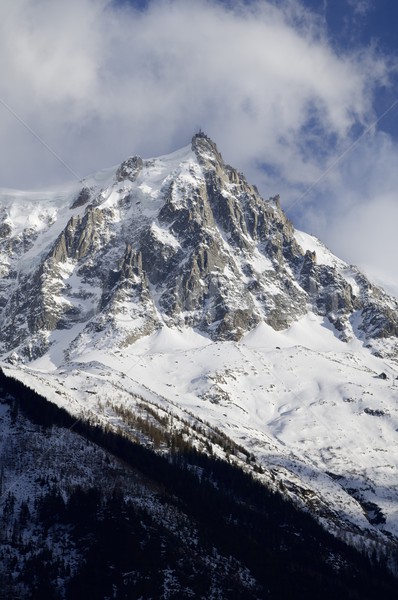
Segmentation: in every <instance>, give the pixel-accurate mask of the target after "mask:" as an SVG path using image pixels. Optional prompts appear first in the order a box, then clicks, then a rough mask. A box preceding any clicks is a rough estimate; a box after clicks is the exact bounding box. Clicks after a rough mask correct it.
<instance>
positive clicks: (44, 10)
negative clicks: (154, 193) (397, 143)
mask: <svg viewBox="0 0 398 600" xmlns="http://www.w3.org/2000/svg"><path fill="white" fill-rule="evenodd" d="M7 4H9V3H7ZM143 4H144V3H142V2H141V3H137V2H135V3H134V2H126V1H125V2H115V1H113V2H112V1H110V0H70V1H69V2H68V3H65V2H64V1H63V0H15V1H14V2H13V3H12V4H9V5H8V6H5V4H4V3H3V5H2V6H1V8H0V17H1V18H0V68H1V71H2V73H6V74H7V77H3V78H2V80H1V81H0V132H1V139H2V140H3V144H5V147H6V152H3V160H2V161H1V164H0V185H1V186H4V187H20V188H31V187H39V186H44V185H48V184H54V183H56V182H58V181H62V180H66V179H70V178H71V173H70V172H68V171H67V170H66V169H65V167H64V166H63V165H62V164H61V163H60V162H58V161H57V160H56V159H55V158H54V156H53V155H51V154H50V153H49V152H48V150H47V149H46V148H45V147H44V146H43V145H42V144H40V142H39V141H38V139H37V138H36V137H35V136H33V135H32V133H31V132H30V131H29V130H28V129H27V128H26V127H24V126H23V125H22V124H21V120H22V121H24V122H25V123H26V124H27V125H28V126H29V127H30V128H31V129H32V130H33V131H34V132H36V134H37V135H38V136H40V137H41V138H42V139H43V140H44V141H45V142H46V143H47V144H48V145H49V146H50V147H51V148H52V149H53V150H54V151H55V152H56V153H58V154H59V155H60V156H61V157H62V159H63V160H64V161H65V163H67V164H68V165H69V166H70V167H71V169H72V171H73V172H76V173H78V174H79V175H80V176H82V177H83V176H85V175H87V174H88V173H90V172H92V171H94V170H98V169H99V168H102V167H105V166H109V165H112V164H116V163H118V162H120V161H122V160H123V159H124V158H126V156H128V155H130V154H133V153H140V154H142V155H144V156H153V155H159V154H162V153H166V152H168V151H172V150H174V149H176V148H177V147H179V146H183V145H185V144H187V143H188V142H189V140H190V138H191V136H192V134H193V133H194V132H195V131H197V130H198V129H199V127H201V128H202V129H203V130H205V131H206V133H208V134H209V135H210V136H211V137H213V139H214V140H215V141H216V142H217V144H218V146H219V148H220V150H221V152H222V153H223V155H224V158H225V159H226V160H227V161H228V162H230V163H231V164H233V165H235V166H237V167H238V168H239V169H240V170H242V171H244V172H245V173H246V174H247V176H248V177H249V179H250V180H251V181H253V183H256V184H257V185H258V187H259V188H260V190H261V191H262V192H263V194H264V195H267V194H268V195H273V194H274V193H277V192H280V193H281V195H282V197H283V198H285V202H286V204H287V205H289V204H290V203H291V202H292V201H294V199H295V198H297V195H299V194H300V193H302V191H303V189H305V188H306V187H307V186H308V185H310V184H311V183H312V182H313V181H314V180H316V179H317V178H318V177H319V176H320V175H321V174H322V172H323V171H324V169H325V168H326V167H327V165H328V164H330V162H331V161H333V160H334V159H335V157H336V156H338V154H339V152H341V151H342V150H344V148H345V147H347V145H349V143H350V141H351V140H352V139H353V138H352V136H354V135H356V134H358V132H360V131H361V126H364V125H365V124H368V123H369V122H371V121H372V120H373V119H374V118H375V114H374V110H373V101H374V90H375V89H377V88H378V86H381V85H386V84H388V79H389V71H390V66H391V65H390V63H389V61H388V60H387V59H386V58H385V57H383V56H380V55H377V53H376V52H375V51H373V50H372V49H361V50H360V51H352V52H351V53H348V52H345V53H343V52H340V53H337V52H336V50H335V49H333V47H332V45H331V44H330V43H329V40H328V37H327V34H326V30H325V27H324V23H323V21H322V18H321V17H320V16H319V15H318V16H316V15H314V14H313V13H311V12H310V11H309V10H308V9H306V8H305V7H303V5H302V4H300V2H298V1H296V0H286V1H284V2H278V3H272V2H269V1H258V2H257V1H256V2H233V3H228V2H217V1H216V0H212V1H211V0H192V1H191V2H189V3H188V2H184V1H183V0H152V1H149V2H147V3H145V6H143ZM7 107H9V108H7ZM9 109H11V110H12V111H13V112H14V113H15V114H12V113H11V112H10V110H9ZM15 115H17V116H18V117H19V120H18V119H17V118H16V117H15ZM373 138H374V139H373V140H372V142H371V144H373V143H376V144H377V143H378V142H376V141H375V139H376V138H377V133H374V135H373ZM352 168H354V167H352ZM336 177H337V180H338V181H337V183H338V184H339V185H340V184H341V182H342V181H343V180H344V173H342V174H341V173H338V174H332V175H331V177H329V178H327V181H325V182H323V186H322V189H321V191H322V193H328V194H331V195H332V196H333V189H334V188H333V185H335V184H336ZM339 182H340V183H339ZM339 185H337V187H339ZM328 186H329V187H328ZM354 195H355V194H354ZM313 201H314V198H313V197H312V196H311V197H309V198H306V199H305V201H303V202H302V203H301V207H300V208H301V213H300V215H303V214H304V213H305V212H306V210H310V209H309V208H308V207H309V206H310V208H311V211H312V212H311V214H313V215H314V214H315V213H316V211H314V210H313V207H312V206H311V202H313ZM308 203H310V204H308ZM329 210H330V209H329ZM336 214H337V213H336ZM292 216H293V217H295V214H292ZM312 221H313V224H314V226H315V224H316V219H315V217H313V219H312ZM321 222H322V219H321V217H319V218H318V229H319V230H320V231H317V233H320V234H321V233H322V231H321V230H322V226H321Z"/></svg>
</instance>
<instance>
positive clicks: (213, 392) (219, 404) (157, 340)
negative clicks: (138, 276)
mask: <svg viewBox="0 0 398 600" xmlns="http://www.w3.org/2000/svg"><path fill="white" fill-rule="evenodd" d="M69 333H70V334H71V335H72V332H69ZM63 343H65V340H63ZM55 347H56V345H55ZM50 355H52V357H51V358H50V357H49V356H45V357H43V358H41V359H39V360H36V361H35V362H33V363H31V364H30V365H29V367H24V373H23V374H21V371H19V375H18V376H19V377H23V378H26V381H28V382H31V383H33V384H34V386H35V387H36V389H38V391H42V392H43V393H45V394H46V395H47V396H48V395H49V390H51V389H52V390H53V392H52V395H53V398H52V399H53V400H54V401H56V402H57V403H58V404H60V403H61V404H62V403H66V404H67V406H68V408H69V410H73V411H74V412H75V413H76V414H78V413H79V410H81V409H83V408H86V409H89V408H91V409H92V410H94V411H96V412H98V411H100V409H99V408H98V401H97V400H98V399H101V398H102V399H115V400H116V401H118V399H119V400H120V398H122V399H123V398H124V399H125V401H126V402H127V401H128V398H129V396H130V395H132V396H131V397H133V396H134V395H135V394H137V395H140V396H141V397H144V398H146V399H148V400H149V401H151V402H155V403H157V404H158V405H161V406H165V407H167V408H168V409H169V410H171V411H172V412H175V413H176V414H179V415H184V414H188V412H190V413H193V414H195V415H197V416H199V417H201V418H202V419H204V420H206V421H208V422H210V423H211V424H213V425H216V426H218V427H220V428H221V429H223V430H224V431H225V432H226V433H227V435H228V436H229V437H231V438H232V439H234V440H235V441H236V442H238V443H239V444H242V445H244V446H245V447H247V448H248V449H249V450H250V451H251V452H253V453H254V454H255V455H256V456H257V457H258V459H259V461H260V462H261V464H263V465H264V467H266V468H267V469H277V470H278V474H279V477H281V478H282V480H286V481H291V482H292V481H293V482H295V483H296V484H297V485H300V486H304V487H306V488H308V489H309V490H312V492H313V493H314V494H315V495H321V496H322V497H323V499H324V500H326V501H327V502H328V503H329V504H330V506H331V508H332V509H333V510H335V511H336V513H337V514H338V515H339V516H340V517H344V518H346V519H348V520H349V521H350V522H351V523H352V524H356V525H358V526H360V527H361V528H364V529H373V530H376V529H377V530H379V531H380V532H381V531H384V530H385V531H390V532H392V533H393V534H395V535H398V485H397V484H398V477H397V473H398V446H397V442H398V433H397V429H398V409H397V403H398V385H397V386H395V381H394V377H396V376H397V374H398V373H397V369H396V366H395V365H393V364H392V363H389V362H386V361H385V360H382V359H380V358H377V357H375V356H373V355H371V354H370V352H369V351H368V350H367V349H366V348H364V347H363V346H362V345H361V343H360V342H359V341H358V340H356V341H353V342H350V343H348V344H346V343H344V342H342V341H340V340H339V339H338V338H337V337H336V336H335V335H334V333H333V330H332V328H331V326H330V325H326V324H325V323H324V322H323V320H322V319H321V318H320V317H318V316H316V315H314V314H312V313H309V315H307V316H306V317H304V318H303V319H301V320H300V321H298V322H296V323H294V324H293V325H292V326H291V327H290V328H289V329H287V330H285V331H281V332H276V331H274V330H273V329H272V328H271V327H269V326H267V325H265V324H261V325H259V326H258V327H257V328H256V329H255V330H253V331H251V332H250V333H248V334H247V335H246V336H245V337H244V338H243V339H242V340H241V341H240V342H239V343H235V342H212V341H211V340H209V339H208V338H206V337H204V336H203V335H201V334H199V333H197V332H195V331H192V330H185V331H178V330H176V329H168V328H167V327H164V328H162V329H160V330H158V331H157V332H156V333H154V334H152V335H151V336H147V337H145V338H142V339H141V340H139V341H138V342H136V343H135V344H134V345H132V346H130V347H128V348H125V349H122V350H115V349H114V347H110V348H109V350H108V351H106V350H105V349H104V350H103V351H98V350H95V351H91V352H90V351H87V349H85V351H84V353H83V354H82V355H81V356H80V357H79V360H78V362H76V363H74V364H72V365H61V366H60V367H59V368H58V369H56V370H53V371H50V370H51V369H54V368H55V366H56V365H55V364H54V363H55V362H56V360H59V359H60V358H61V356H62V353H61V352H59V353H58V354H57V353H56V352H55V348H54V351H53V353H51V352H50ZM8 368H10V367H8ZM12 370H13V368H11V371H12ZM381 372H385V373H386V374H387V375H388V379H387V380H382V379H380V378H379V377H378V375H379V374H380V373H381ZM397 383H398V382H397ZM56 391H57V393H55V392H56ZM122 391H123V393H122ZM121 394H122V395H121ZM123 394H124V395H123ZM347 490H348V491H349V493H347ZM353 495H356V497H361V498H362V499H364V500H367V501H370V502H373V503H374V504H376V505H377V506H378V507H379V508H380V509H381V511H382V512H383V514H384V515H385V517H386V523H385V524H379V525H373V526H372V525H371V524H370V523H369V522H368V521H367V520H366V518H365V515H364V511H363V509H362V508H361V506H359V504H358V503H357V502H356V500H355V499H354V498H353V497H352V496H353Z"/></svg>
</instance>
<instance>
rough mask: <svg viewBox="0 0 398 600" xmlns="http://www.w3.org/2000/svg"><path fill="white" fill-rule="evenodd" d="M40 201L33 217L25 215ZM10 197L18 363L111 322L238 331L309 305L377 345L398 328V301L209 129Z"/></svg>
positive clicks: (10, 275) (7, 280) (114, 327)
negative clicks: (188, 141) (247, 171)
mask: <svg viewBox="0 0 398 600" xmlns="http://www.w3.org/2000/svg"><path fill="white" fill-rule="evenodd" d="M33 202H36V209H35V210H36V214H35V218H34V219H33V218H32V216H31V215H28V216H26V215H25V216H24V214H23V211H22V209H21V211H20V212H18V204H19V203H21V205H22V206H23V208H24V209H26V206H29V203H31V204H33ZM3 204H4V206H2V212H1V215H2V222H1V223H0V237H1V239H0V248H1V256H2V261H1V263H2V264H1V267H2V268H1V279H0V306H1V307H2V314H1V321H0V327H1V333H2V335H1V346H2V352H3V353H7V352H10V351H14V352H16V353H17V354H18V355H19V357H20V358H21V359H22V360H26V359H28V360H29V359H31V358H34V357H35V356H39V355H40V354H42V353H43V352H45V351H46V349H47V348H48V347H49V346H50V345H51V343H52V334H53V332H55V331H61V330H65V329H67V330H68V329H70V330H71V333H72V332H75V331H76V335H71V336H70V338H71V339H70V348H66V349H65V351H68V352H69V350H71V349H73V347H74V346H76V344H77V343H78V342H79V341H81V340H82V339H85V340H86V341H87V343H92V344H96V343H100V338H101V335H100V333H101V332H102V333H103V334H104V335H106V336H108V337H109V336H113V337H114V338H115V343H117V344H122V345H125V344H128V343H131V342H132V341H134V340H136V339H138V338H139V337H140V336H142V335H146V334H148V333H150V332H152V331H154V330H155V329H156V328H158V327H160V326H162V325H163V324H166V325H167V326H170V327H177V328H183V327H194V328H197V329H199V330H200V331H202V332H203V333H205V334H206V335H208V336H210V337H211V338H212V339H213V340H238V339H240V338H241V336H242V335H243V334H244V333H245V332H247V331H249V330H251V329H253V327H255V326H256V325H257V324H258V323H260V322H261V321H264V322H266V323H267V324H269V325H271V326H272V327H273V328H274V329H277V330H278V329H283V328H286V327H287V326H288V325H289V324H290V323H292V322H293V321H296V320H297V319H299V318H300V317H301V316H303V315H304V314H306V313H307V311H308V310H312V311H314V312H315V313H317V314H320V315H323V316H325V317H327V319H328V320H329V321H330V323H331V324H332V325H333V326H334V327H335V328H336V332H337V335H339V336H340V337H341V339H344V340H348V339H349V338H350V337H352V336H353V335H354V331H353V327H352V324H353V322H354V321H355V323H356V333H357V334H358V332H359V335H361V336H363V337H364V338H365V339H367V341H368V343H370V344H372V340H374V339H377V338H381V337H388V336H396V335H397V334H398V318H397V314H398V310H397V309H398V305H397V301H396V300H395V299H392V298H389V297H388V296H387V295H386V294H384V292H383V291H381V290H379V289H378V288H375V287H374V286H372V285H371V284H370V283H369V282H368V281H367V280H366V278H365V277H364V276H363V275H361V274H360V273H359V272H358V271H357V270H356V269H355V268H353V267H349V266H348V265H346V264H345V263H343V262H342V261H340V260H338V259H337V258H336V257H334V256H333V255H332V254H331V253H329V252H328V251H327V250H326V249H325V248H324V247H322V245H321V244H320V243H319V242H317V241H316V240H314V238H312V237H311V236H305V234H300V233H297V232H296V231H295V230H294V227H293V225H292V224H291V222H290V221H289V220H288V218H287V217H286V215H285V214H284V213H283V211H282V209H281V207H280V204H279V198H278V197H275V198H270V199H269V200H264V199H262V198H261V197H260V195H259V193H258V191H257V189H256V188H255V187H254V186H252V185H250V184H249V183H248V182H247V181H246V179H245V177H244V176H243V175H242V174H240V173H238V172H237V171H236V170H235V169H233V168H232V167H230V166H229V165H226V164H225V163H224V162H223V159H222V157H221V154H220V153H219V151H218V150H217V148H216V145H215V144H214V142H212V141H211V140H210V139H209V138H208V137H207V136H206V135H204V134H197V135H195V136H194V138H193V140H192V145H191V147H187V148H184V149H183V150H181V151H179V152H176V153H174V154H172V155H169V156H166V157H161V158H159V159H151V160H143V159H142V158H140V157H137V156H134V157H131V158H129V159H127V160H126V161H125V162H124V163H122V165H120V167H118V168H117V169H114V170H108V171H107V172H106V173H105V174H99V175H97V176H95V177H94V178H92V179H91V180H90V179H88V180H86V181H84V182H83V185H81V184H80V188H79V187H78V186H75V188H74V189H73V190H68V191H67V192H64V194H63V195H62V194H60V195H58V196H57V195H56V194H53V196H51V194H50V195H47V200H46V199H42V201H41V202H37V199H36V198H34V199H30V198H29V194H25V195H24V196H22V198H21V194H20V195H19V197H17V198H14V199H13V198H12V197H11V199H10V198H9V199H8V202H7V201H5V202H4V203H3ZM13 219H14V221H13ZM24 219H25V221H24ZM306 244H307V245H309V246H310V247H309V248H307V247H306ZM314 244H315V245H316V244H318V248H319V249H320V250H321V251H320V253H319V251H317V249H315V250H314V249H313V246H314Z"/></svg>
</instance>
